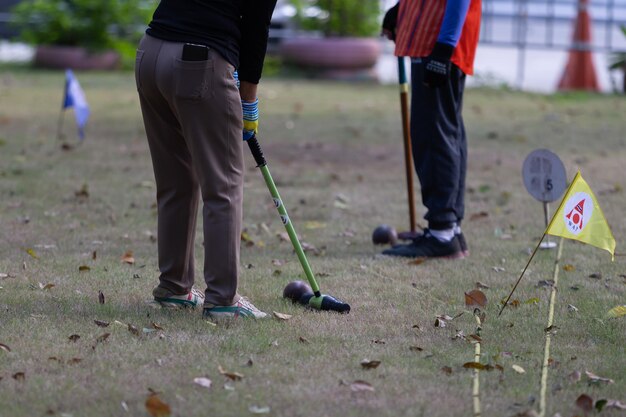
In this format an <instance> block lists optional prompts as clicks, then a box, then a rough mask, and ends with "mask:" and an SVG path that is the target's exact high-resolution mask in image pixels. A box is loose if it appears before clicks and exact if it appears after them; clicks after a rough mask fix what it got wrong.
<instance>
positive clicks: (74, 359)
mask: <svg viewBox="0 0 626 417" xmlns="http://www.w3.org/2000/svg"><path fill="white" fill-rule="evenodd" d="M82 361H83V360H82V359H81V358H72V359H70V360H68V361H67V363H68V364H70V365H76V364H77V363H81V362H82Z"/></svg>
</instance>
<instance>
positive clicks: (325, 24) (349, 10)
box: [291, 0, 381, 37]
mask: <svg viewBox="0 0 626 417" xmlns="http://www.w3.org/2000/svg"><path fill="white" fill-rule="evenodd" d="M291 3H292V4H293V5H294V6H295V8H296V21H297V22H298V24H299V25H300V27H301V28H302V29H305V30H316V31H320V32H322V33H323V34H324V35H325V36H356V37H363V36H373V35H375V34H376V33H378V32H379V31H380V22H379V17H380V14H381V10H380V1H379V0H291Z"/></svg>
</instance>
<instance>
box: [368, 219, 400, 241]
mask: <svg viewBox="0 0 626 417" xmlns="http://www.w3.org/2000/svg"><path fill="white" fill-rule="evenodd" d="M397 241H398V233H397V232H396V229H394V228H393V227H391V226H389V225H387V224H381V225H380V226H378V227H377V228H376V229H374V232H373V233H372V243H374V245H387V244H391V245H395V244H396V242H397Z"/></svg>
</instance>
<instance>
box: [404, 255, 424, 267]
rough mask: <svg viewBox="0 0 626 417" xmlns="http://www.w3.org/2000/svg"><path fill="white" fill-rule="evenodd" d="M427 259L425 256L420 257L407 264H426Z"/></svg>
mask: <svg viewBox="0 0 626 417" xmlns="http://www.w3.org/2000/svg"><path fill="white" fill-rule="evenodd" d="M427 259H428V258H426V257H425V256H424V257H420V258H415V259H413V260H412V261H409V262H408V264H409V265H421V264H423V263H424V262H426V260H427Z"/></svg>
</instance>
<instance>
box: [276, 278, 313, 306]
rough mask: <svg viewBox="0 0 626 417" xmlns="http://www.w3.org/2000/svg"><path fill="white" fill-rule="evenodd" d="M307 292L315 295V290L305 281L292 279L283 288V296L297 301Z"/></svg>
mask: <svg viewBox="0 0 626 417" xmlns="http://www.w3.org/2000/svg"><path fill="white" fill-rule="evenodd" d="M305 294H311V295H313V290H312V289H311V287H310V286H309V284H307V283H306V282H304V281H292V282H290V283H289V284H287V286H286V287H285V289H284V290H283V297H284V298H288V299H290V300H291V301H293V302H294V303H297V302H298V301H299V300H300V298H302V296H303V295H305Z"/></svg>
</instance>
